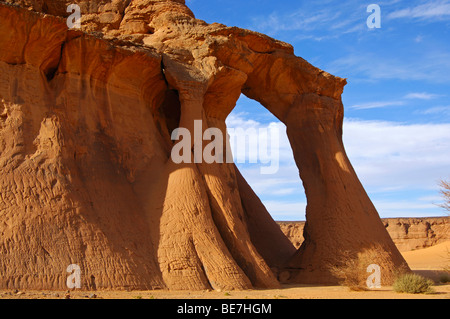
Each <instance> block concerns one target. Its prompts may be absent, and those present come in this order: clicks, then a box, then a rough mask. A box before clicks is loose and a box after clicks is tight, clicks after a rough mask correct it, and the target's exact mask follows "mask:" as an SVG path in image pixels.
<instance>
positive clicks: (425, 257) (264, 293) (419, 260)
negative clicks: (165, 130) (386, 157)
mask: <svg viewBox="0 0 450 319" xmlns="http://www.w3.org/2000/svg"><path fill="white" fill-rule="evenodd" d="M449 251H450V241H449V242H445V243H442V244H439V245H436V246H433V247H430V248H426V249H421V250H416V251H409V252H404V253H403V256H404V257H405V259H406V261H407V262H408V264H409V266H410V267H411V269H412V270H413V271H414V272H417V273H419V274H421V275H424V276H426V277H430V278H432V279H434V280H437V279H438V278H439V277H440V276H441V274H442V273H443V271H442V269H443V268H444V267H447V266H450V259H449ZM433 288H434V290H435V293H434V294H426V295H424V294H420V295H414V294H399V293H396V292H394V291H392V287H383V288H381V289H374V290H371V291H363V292H355V291H350V290H349V289H348V288H347V287H341V286H306V285H295V286H293V285H285V286H283V287H282V288H281V289H268V290H245V291H195V292H192V291H191V292H186V291H165V290H158V291H131V292H127V291H95V292H92V291H71V292H70V299H88V298H92V299H93V298H103V299H323V298H325V299H450V284H436V285H435V286H434V287H433ZM94 294H95V296H93V295H94ZM65 296H66V292H65V291H18V292H16V291H10V290H0V299H64V298H65Z"/></svg>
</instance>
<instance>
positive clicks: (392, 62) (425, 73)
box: [325, 50, 450, 83]
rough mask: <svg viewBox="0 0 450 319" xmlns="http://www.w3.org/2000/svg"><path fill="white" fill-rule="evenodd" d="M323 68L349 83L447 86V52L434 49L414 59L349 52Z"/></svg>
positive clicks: (449, 62)
mask: <svg viewBox="0 0 450 319" xmlns="http://www.w3.org/2000/svg"><path fill="white" fill-rule="evenodd" d="M419 60H420V62H418V61H419ZM325 69H326V71H327V72H329V73H331V74H335V75H339V76H341V77H345V78H351V79H353V80H357V79H359V80H364V81H378V80H385V79H396V80H408V81H427V82H432V83H448V82H450V77H449V74H450V53H449V52H444V51H437V50H434V51H432V52H424V53H422V54H421V55H420V56H414V57H408V56H407V57H400V56H383V55H376V54H373V53H370V52H359V53H351V54H348V55H347V56H344V57H341V58H338V59H336V60H334V61H331V62H330V63H329V64H328V65H327V66H325Z"/></svg>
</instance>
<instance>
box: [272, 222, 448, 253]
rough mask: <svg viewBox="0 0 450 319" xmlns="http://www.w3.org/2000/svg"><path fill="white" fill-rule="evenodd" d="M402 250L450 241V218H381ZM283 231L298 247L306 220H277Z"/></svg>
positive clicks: (301, 240)
mask: <svg viewBox="0 0 450 319" xmlns="http://www.w3.org/2000/svg"><path fill="white" fill-rule="evenodd" d="M381 221H382V222H383V225H384V226H385V227H386V230H387V231H388V233H389V235H390V236H391V238H392V240H393V241H394V243H395V245H396V246H397V248H398V250H399V251H401V252H405V251H411V250H416V249H422V248H427V247H431V246H434V245H437V244H440V243H444V242H446V241H450V218H449V217H427V218H383V219H382V220H381ZM277 223H278V225H279V226H280V228H281V231H282V232H283V233H284V234H285V235H286V237H287V238H289V240H290V241H291V242H292V244H293V245H294V246H295V247H296V248H300V246H301V244H302V242H303V240H304V238H303V229H304V227H305V222H303V221H297V222H284V221H282V222H277Z"/></svg>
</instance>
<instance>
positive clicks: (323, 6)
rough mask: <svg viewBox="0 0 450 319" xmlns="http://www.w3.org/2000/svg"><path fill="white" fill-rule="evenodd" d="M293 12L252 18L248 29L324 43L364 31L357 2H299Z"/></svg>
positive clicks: (361, 10)
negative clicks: (288, 32)
mask: <svg viewBox="0 0 450 319" xmlns="http://www.w3.org/2000/svg"><path fill="white" fill-rule="evenodd" d="M295 7H296V9H295V10H294V11H285V12H280V11H274V12H272V13H271V14H269V15H268V16H256V17H253V18H252V25H250V26H249V27H250V28H251V29H255V30H257V31H260V32H264V33H267V34H270V35H278V34H279V33H280V32H285V31H295V32H297V34H296V35H295V38H296V39H297V40H299V39H313V40H317V41H322V40H324V39H330V38H337V37H339V36H341V35H344V34H348V33H354V32H358V31H361V30H363V29H364V27H365V15H366V11H365V7H364V6H363V5H361V4H360V3H358V2H357V1H348V2H345V3H344V2H335V3H331V2H328V3H324V2H315V1H311V2H309V1H308V2H299V3H298V5H296V6H295Z"/></svg>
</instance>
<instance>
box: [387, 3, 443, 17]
mask: <svg viewBox="0 0 450 319" xmlns="http://www.w3.org/2000/svg"><path fill="white" fill-rule="evenodd" d="M387 18H390V19H400V18H409V19H421V20H425V19H429V20H431V21H433V20H436V19H449V18H450V1H448V0H444V1H428V2H426V3H423V4H420V5H417V6H414V7H409V8H404V9H400V10H396V11H393V12H391V13H389V14H388V16H387Z"/></svg>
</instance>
